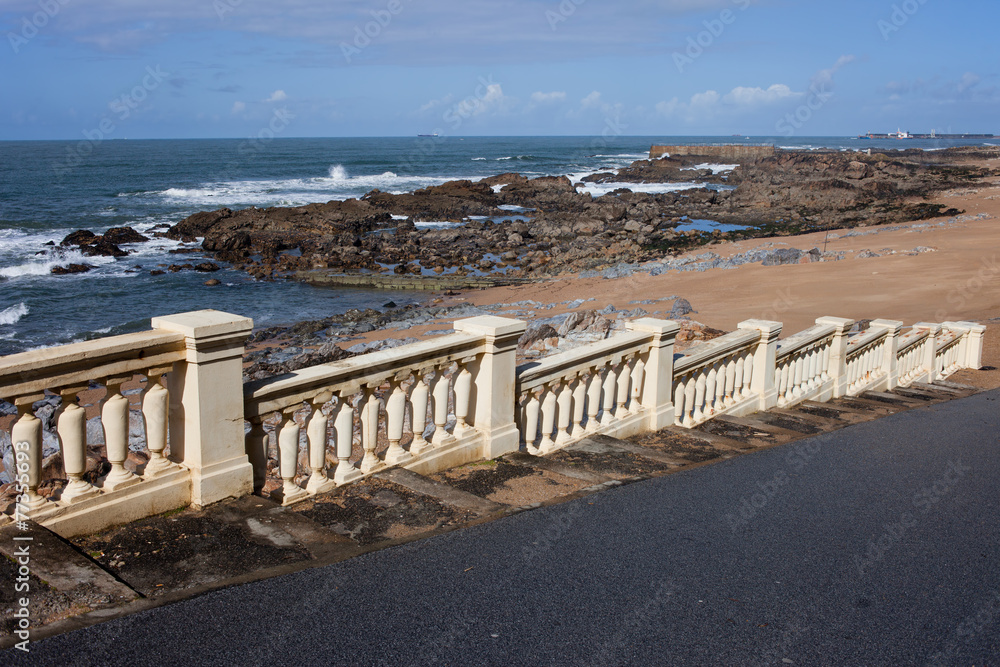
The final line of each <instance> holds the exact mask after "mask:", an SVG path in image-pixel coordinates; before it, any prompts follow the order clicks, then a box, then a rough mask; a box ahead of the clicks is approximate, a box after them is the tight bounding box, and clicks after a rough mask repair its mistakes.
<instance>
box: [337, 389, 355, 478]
mask: <svg viewBox="0 0 1000 667" xmlns="http://www.w3.org/2000/svg"><path fill="white" fill-rule="evenodd" d="M333 430H334V433H335V434H336V438H337V469H336V470H335V471H334V473H333V481H334V482H335V483H336V484H338V485H340V484H346V483H347V482H349V481H350V480H351V478H352V477H353V476H354V474H355V473H356V469H355V467H354V466H352V465H351V460H350V459H351V453H352V452H353V451H354V406H353V405H351V397H350V396H349V395H348V394H347V392H346V391H343V392H341V394H340V395H339V396H338V397H337V406H336V407H335V408H334V409H333Z"/></svg>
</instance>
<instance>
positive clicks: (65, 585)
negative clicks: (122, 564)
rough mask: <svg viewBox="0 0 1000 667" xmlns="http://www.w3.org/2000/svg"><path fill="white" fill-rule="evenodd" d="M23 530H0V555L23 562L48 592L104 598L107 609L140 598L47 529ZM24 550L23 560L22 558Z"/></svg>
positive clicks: (14, 526) (30, 527) (34, 526)
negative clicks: (106, 601)
mask: <svg viewBox="0 0 1000 667" xmlns="http://www.w3.org/2000/svg"><path fill="white" fill-rule="evenodd" d="M27 528H28V529H27V530H20V529H19V528H18V527H17V524H11V525H9V526H4V527H3V528H0V553H2V554H3V555H4V556H6V557H7V558H10V559H11V560H13V561H15V562H17V561H18V558H26V559H27V560H28V563H27V565H28V568H29V570H30V571H31V574H33V575H35V576H36V577H38V578H39V579H40V580H41V581H42V582H44V583H45V584H47V585H48V586H49V587H50V588H52V589H54V590H56V591H59V592H61V593H68V594H70V595H76V594H80V595H88V596H89V595H93V594H97V595H100V596H107V597H108V598H110V599H111V602H109V605H119V604H124V603H126V602H130V601H132V600H135V599H136V598H139V597H141V595H140V593H138V592H137V591H135V590H133V589H132V588H130V587H129V586H128V585H126V584H125V583H124V582H122V581H121V580H119V579H118V578H116V577H115V576H114V575H112V574H111V573H110V572H108V571H107V570H105V569H104V568H103V567H101V566H100V565H99V564H97V563H96V562H94V560H93V559H91V558H89V557H88V556H87V555H85V554H83V553H81V552H80V551H78V550H77V549H75V548H73V546H72V545H71V544H69V543H68V542H66V541H65V540H64V539H63V538H61V537H59V536H58V535H56V534H55V533H53V532H52V531H50V530H49V529H47V528H45V527H44V526H40V525H38V524H37V523H35V522H33V521H28V522H27ZM25 548H26V549H27V554H28V555H27V556H24V555H23V554H24V550H25ZM105 606H108V605H105Z"/></svg>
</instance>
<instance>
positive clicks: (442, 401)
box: [431, 368, 455, 447]
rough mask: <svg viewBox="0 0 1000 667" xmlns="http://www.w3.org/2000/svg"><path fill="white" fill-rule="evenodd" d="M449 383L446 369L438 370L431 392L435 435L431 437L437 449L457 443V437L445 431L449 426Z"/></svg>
mask: <svg viewBox="0 0 1000 667" xmlns="http://www.w3.org/2000/svg"><path fill="white" fill-rule="evenodd" d="M448 382H449V379H448V376H447V375H445V374H444V368H438V369H437V374H436V376H435V378H434V388H433V390H432V392H431V397H432V398H433V400H434V435H432V436H431V443H432V444H433V445H434V446H435V447H441V446H442V445H449V444H451V443H452V442H454V441H455V436H453V435H452V434H451V433H448V431H446V430H445V427H446V426H447V424H448Z"/></svg>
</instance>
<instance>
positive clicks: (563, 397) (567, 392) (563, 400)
mask: <svg viewBox="0 0 1000 667" xmlns="http://www.w3.org/2000/svg"><path fill="white" fill-rule="evenodd" d="M572 410H573V389H572V388H571V387H570V383H569V381H568V380H565V379H564V380H562V391H560V392H559V397H558V398H557V399H556V412H557V414H558V428H559V433H558V434H557V435H556V442H555V444H556V445H565V444H567V443H568V442H569V440H570V438H569V424H570V419H571V418H572V412H571V411H572Z"/></svg>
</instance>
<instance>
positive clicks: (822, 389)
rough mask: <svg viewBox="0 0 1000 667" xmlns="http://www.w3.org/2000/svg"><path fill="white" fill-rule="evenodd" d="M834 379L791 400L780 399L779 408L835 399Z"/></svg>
mask: <svg viewBox="0 0 1000 667" xmlns="http://www.w3.org/2000/svg"><path fill="white" fill-rule="evenodd" d="M833 390H834V381H833V380H832V379H831V380H827V381H826V382H824V383H822V384H821V385H819V386H818V387H816V388H815V389H811V390H809V391H806V392H803V393H802V394H800V395H798V396H795V397H793V398H792V399H791V400H788V401H786V402H782V401H781V400H779V401H778V407H779V408H790V407H792V406H793V405H798V404H799V403H802V402H804V401H816V402H817V403H826V402H827V401H830V400H832V399H833ZM736 416H737V417H743V416H745V415H736Z"/></svg>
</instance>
